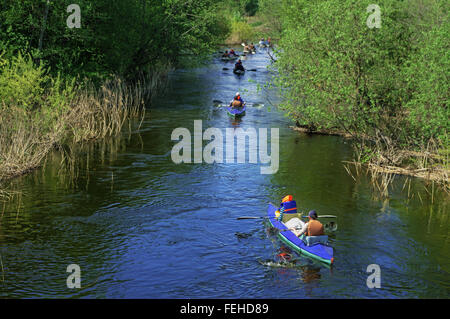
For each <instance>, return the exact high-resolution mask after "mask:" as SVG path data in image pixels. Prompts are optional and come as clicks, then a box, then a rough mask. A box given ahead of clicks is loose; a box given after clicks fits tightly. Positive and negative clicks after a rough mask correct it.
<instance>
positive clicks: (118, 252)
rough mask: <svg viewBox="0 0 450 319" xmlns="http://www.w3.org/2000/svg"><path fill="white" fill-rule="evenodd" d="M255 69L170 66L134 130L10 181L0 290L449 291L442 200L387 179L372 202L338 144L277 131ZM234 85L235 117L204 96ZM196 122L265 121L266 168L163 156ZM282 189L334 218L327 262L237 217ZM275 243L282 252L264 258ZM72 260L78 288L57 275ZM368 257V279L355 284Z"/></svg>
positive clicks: (412, 294) (355, 294)
mask: <svg viewBox="0 0 450 319" xmlns="http://www.w3.org/2000/svg"><path fill="white" fill-rule="evenodd" d="M236 49H238V50H239V48H236ZM268 64H270V59H269V58H268V56H267V55H266V54H265V53H264V52H263V51H261V52H258V53H257V54H256V55H253V56H250V57H249V58H248V59H247V60H245V61H244V66H246V68H247V69H256V71H254V72H250V71H249V72H246V74H245V75H244V76H242V77H237V76H236V75H234V74H233V73H232V72H231V70H225V71H224V70H223V68H224V67H228V68H232V64H230V63H225V62H222V61H220V59H218V58H217V57H213V58H212V60H211V61H210V62H209V63H207V64H205V65H204V66H202V67H198V68H195V69H193V70H191V69H186V70H177V71H175V72H173V73H171V74H170V79H169V80H170V83H169V88H168V89H167V92H166V93H165V94H163V95H161V96H160V97H158V98H157V99H156V100H155V101H154V103H153V105H152V106H151V107H149V108H148V110H147V112H146V115H145V118H144V121H143V122H142V126H141V128H140V130H137V129H133V130H132V132H131V133H128V132H126V130H125V131H124V134H123V136H122V137H120V138H115V139H108V140H104V141H99V142H95V143H91V144H89V145H87V146H85V147H84V148H82V149H81V150H80V151H79V153H80V158H79V159H78V161H77V164H76V168H72V169H69V168H65V169H64V168H61V167H60V162H61V158H60V157H58V156H57V155H55V156H51V157H50V158H49V159H48V161H47V162H46V164H45V165H44V167H43V168H42V169H38V170H36V171H34V172H32V173H30V174H28V175H26V176H23V177H21V178H18V179H15V180H14V181H13V185H14V187H15V189H17V190H20V195H18V196H17V198H16V199H14V200H13V201H12V202H11V203H9V204H7V205H5V206H4V207H3V210H4V211H2V206H1V203H0V213H1V214H2V215H1V216H0V248H1V249H0V261H1V268H0V297H2V298H42V297H45V298H82V297H84V298H448V296H449V294H450V276H449V272H450V249H449V247H450V246H449V230H450V228H449V220H448V211H447V207H446V205H447V203H448V201H447V198H446V197H445V195H443V194H440V193H439V192H438V191H436V188H434V190H433V192H434V193H433V194H431V192H430V189H431V188H430V187H428V189H425V182H424V181H421V180H419V179H409V180H406V178H405V177H397V178H396V180H395V181H394V183H393V185H392V189H391V190H390V196H389V197H388V198H387V199H383V198H382V197H381V196H379V195H378V194H377V193H376V192H375V191H374V190H373V188H372V187H371V185H370V182H369V180H368V178H367V177H366V176H365V175H364V174H363V175H362V176H359V177H357V178H356V181H355V180H354V179H353V178H352V177H351V176H350V175H349V174H348V173H347V172H346V170H345V168H344V166H343V163H342V161H345V160H351V158H352V148H351V145H350V142H349V141H348V140H346V139H343V138H340V137H335V136H308V135H304V134H299V133H298V132H295V131H293V130H291V129H290V128H289V125H293V123H292V122H291V121H290V120H289V119H288V118H287V117H286V116H284V114H283V113H282V112H281V111H279V110H277V108H276V107H274V106H273V105H274V104H275V105H276V104H277V103H279V99H278V98H277V92H276V90H272V89H270V88H262V90H258V86H261V87H262V86H263V85H264V84H265V83H266V82H267V81H268V80H269V79H270V76H271V72H269V71H268V70H267V69H266V66H267V65H268ZM249 80H250V81H249ZM236 91H240V92H241V93H242V96H243V98H244V99H245V100H246V101H248V102H249V103H256V106H249V107H248V109H247V113H246V115H245V116H244V117H243V118H242V120H240V121H234V120H231V119H230V118H229V117H228V116H227V114H226V112H225V110H224V109H223V108H222V107H217V106H215V105H214V104H213V103H212V101H213V100H222V101H229V100H230V99H231V98H232V97H233V95H234V93H235V92H236ZM194 120H202V125H203V130H205V129H206V128H210V127H215V128H219V129H221V130H224V131H225V129H226V128H233V127H234V128H236V127H241V128H243V129H248V128H279V136H280V137H279V141H280V150H279V154H280V163H279V169H278V171H277V173H276V174H261V172H260V168H261V166H262V164H253V163H248V160H247V161H246V163H223V164H218V163H214V164H207V163H197V164H194V163H192V164H183V163H182V164H175V163H173V161H172V159H171V150H172V147H173V146H174V145H175V144H176V141H172V140H171V134H172V131H173V130H174V129H176V128H178V127H183V128H187V129H188V130H190V131H191V132H193V128H194ZM205 144H206V142H205V143H204V144H203V145H205ZM75 177H76V178H75ZM405 181H406V184H405ZM405 185H406V186H405ZM403 186H405V188H404V187H403ZM402 188H404V189H403V190H402ZM407 189H409V195H408V191H407ZM287 194H292V195H293V196H294V198H295V199H296V201H297V207H298V208H299V209H300V210H301V211H303V212H308V211H309V210H311V209H315V210H316V211H317V212H318V214H319V215H320V214H333V215H336V216H337V222H338V229H337V230H336V231H335V232H333V233H331V234H330V243H331V245H332V246H333V247H334V249H335V263H334V265H333V266H332V267H331V268H330V267H326V266H324V265H321V264H318V263H317V262H315V261H313V260H311V259H309V258H307V257H304V256H299V255H297V254H295V253H293V252H292V251H289V250H288V249H287V248H286V247H285V246H284V244H282V243H281V242H280V241H279V240H278V239H277V237H276V235H275V234H273V232H271V231H270V230H269V227H268V225H267V223H266V221H265V220H264V219H255V220H237V219H236V218H237V217H240V216H265V214H266V211H267V204H268V202H274V203H279V201H280V200H281V198H282V197H283V196H284V195H287ZM286 251H287V252H288V253H290V254H292V259H291V260H290V261H288V262H284V261H283V260H281V259H280V257H279V256H278V255H279V254H280V253H281V252H286ZM70 264H77V265H79V267H80V269H81V288H80V289H77V288H74V289H69V288H68V287H67V285H66V280H67V277H68V276H69V273H67V272H66V269H67V266H68V265H70ZM371 264H377V265H379V266H380V271H381V272H380V278H381V288H373V289H370V288H368V286H367V284H366V281H367V278H368V276H370V275H371V273H370V272H367V267H368V265H371Z"/></svg>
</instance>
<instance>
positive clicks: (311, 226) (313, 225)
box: [306, 219, 325, 236]
mask: <svg viewBox="0 0 450 319" xmlns="http://www.w3.org/2000/svg"><path fill="white" fill-rule="evenodd" d="M322 235H325V232H324V229H323V225H322V223H321V222H319V221H318V220H316V219H310V221H309V222H308V228H307V230H306V236H322Z"/></svg>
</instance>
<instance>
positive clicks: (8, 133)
mask: <svg viewBox="0 0 450 319" xmlns="http://www.w3.org/2000/svg"><path fill="white" fill-rule="evenodd" d="M222 3H226V4H228V1H225V0H224V1H219V2H217V1H213V0H198V1H195V2H186V1H184V0H174V1H170V2H167V1H153V0H142V1H133V0H120V1H119V0H108V1H107V0H98V1H95V2H92V1H89V0H80V1H79V2H77V5H78V7H79V9H80V12H79V17H81V18H80V19H79V21H78V22H77V21H76V20H77V19H78V18H77V17H76V16H77V14H76V12H75V13H74V12H72V14H71V13H67V8H68V6H69V5H71V4H72V2H71V1H69V0H62V1H51V0H23V1H20V2H17V1H13V0H6V1H3V2H2V3H1V4H0V21H2V23H1V24H0V182H1V181H5V180H8V179H11V178H13V177H16V176H20V175H22V174H25V173H27V172H29V171H31V170H33V169H35V168H36V167H39V166H40V165H41V164H42V162H43V160H44V159H45V157H46V156H47V154H48V153H49V152H50V151H51V150H52V149H55V148H64V147H63V146H67V145H70V144H73V143H80V142H83V141H88V140H93V139H98V138H104V137H107V136H114V135H117V134H119V133H120V131H121V130H122V127H123V125H124V123H125V122H126V121H127V120H128V119H130V118H136V117H140V116H143V114H144V112H145V108H144V104H147V106H148V105H149V103H148V102H149V101H150V100H151V97H152V96H153V95H154V94H155V93H156V92H157V90H158V88H159V87H160V86H161V83H164V79H165V76H166V74H167V72H168V69H169V68H172V67H173V68H176V67H179V66H183V67H186V66H187V65H193V64H195V62H196V61H197V60H201V59H202V57H204V56H206V55H208V54H209V52H212V50H213V49H214V48H215V46H216V45H217V44H218V43H221V42H223V39H224V38H225V36H226V34H227V33H228V30H229V26H228V25H227V24H226V23H225V22H224V20H223V16H222V11H221V10H219V9H220V5H221V4H222ZM69 16H70V19H68V17H69ZM69 22H71V23H72V25H71V26H70V24H71V23H69ZM76 25H78V26H76ZM74 26H75V27H74ZM0 188H1V185H0Z"/></svg>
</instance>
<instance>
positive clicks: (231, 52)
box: [229, 49, 237, 58]
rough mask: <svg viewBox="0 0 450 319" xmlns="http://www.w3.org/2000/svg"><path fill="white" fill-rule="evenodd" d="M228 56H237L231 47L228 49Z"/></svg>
mask: <svg viewBox="0 0 450 319" xmlns="http://www.w3.org/2000/svg"><path fill="white" fill-rule="evenodd" d="M229 56H230V57H231V58H233V57H235V56H237V54H236V53H235V52H234V50H233V49H231V50H230V53H229Z"/></svg>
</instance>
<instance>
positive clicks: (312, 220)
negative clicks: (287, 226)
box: [291, 210, 325, 237]
mask: <svg viewBox="0 0 450 319" xmlns="http://www.w3.org/2000/svg"><path fill="white" fill-rule="evenodd" d="M308 219H309V221H308V222H307V223H303V227H302V229H301V230H297V229H295V228H292V229H291V230H292V231H293V232H294V234H295V235H296V236H297V237H300V236H301V235H303V234H304V235H306V236H322V235H325V232H324V229H323V225H322V223H321V222H319V221H318V220H317V213H316V211H315V210H312V211H310V212H309V213H308Z"/></svg>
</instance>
